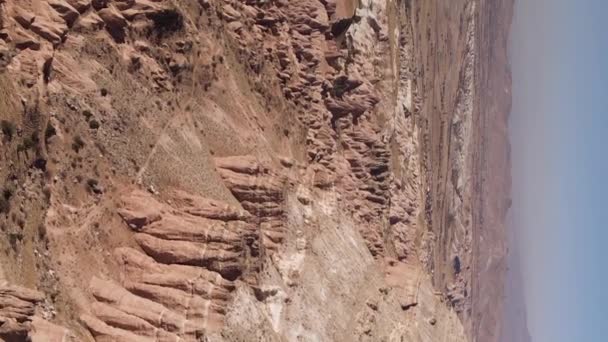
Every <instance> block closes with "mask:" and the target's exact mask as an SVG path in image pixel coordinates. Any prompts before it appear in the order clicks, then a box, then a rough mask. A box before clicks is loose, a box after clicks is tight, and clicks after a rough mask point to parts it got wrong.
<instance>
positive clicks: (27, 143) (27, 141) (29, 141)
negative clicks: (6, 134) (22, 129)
mask: <svg viewBox="0 0 608 342" xmlns="http://www.w3.org/2000/svg"><path fill="white" fill-rule="evenodd" d="M22 146H23V150H24V151H27V150H29V149H31V148H33V147H34V146H36V141H35V140H34V139H33V138H32V137H25V138H24V139H23V144H22Z"/></svg>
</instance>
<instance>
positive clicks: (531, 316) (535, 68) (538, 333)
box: [510, 0, 608, 342]
mask: <svg viewBox="0 0 608 342" xmlns="http://www.w3.org/2000/svg"><path fill="white" fill-rule="evenodd" d="M510 54H511V68H512V72H513V91H512V93H513V112H512V117H511V143H512V153H513V155H512V157H513V182H514V189H513V191H514V196H513V216H514V220H515V226H516V229H517V233H518V237H517V243H519V247H520V251H521V258H522V270H523V276H524V293H525V297H526V298H525V299H526V305H527V309H528V325H529V328H530V333H531V335H532V341H533V342H608V200H607V198H608V0H577V1H575V0H516V9H515V19H514V22H513V30H512V35H511V50H510ZM514 342H517V341H514Z"/></svg>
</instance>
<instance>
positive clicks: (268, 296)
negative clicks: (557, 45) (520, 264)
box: [0, 0, 512, 342]
mask: <svg viewBox="0 0 608 342" xmlns="http://www.w3.org/2000/svg"><path fill="white" fill-rule="evenodd" d="M511 7H512V3H511V2H510V1H506V0H505V1H499V2H491V3H489V4H488V3H486V2H485V1H483V0H479V1H471V0H469V1H466V0H454V1H449V2H447V1H420V0H410V1H408V0H360V1H356V0H300V1H290V0H274V1H268V0H48V1H47V0H23V1H11V0H0V92H1V96H0V119H1V120H2V122H1V123H2V135H1V138H2V140H1V145H0V154H1V158H2V159H1V160H2V163H1V168H0V186H1V187H2V194H1V195H2V196H1V198H0V229H1V231H2V238H0V250H1V253H2V254H1V255H0V340H2V339H4V340H6V341H22V340H23V341H25V340H26V339H28V338H29V339H31V340H33V341H97V342H101V341H384V340H386V341H483V342H486V341H497V340H498V336H499V334H500V326H501V323H502V321H501V314H502V309H501V308H502V304H501V301H502V293H503V289H502V284H503V277H504V270H505V254H506V245H505V241H506V235H505V233H504V219H505V213H506V210H507V208H508V205H509V189H510V185H509V159H508V141H507V139H506V137H507V135H506V129H507V125H506V122H507V114H508V107H509V101H510V93H509V92H510V88H509V87H510V84H509V82H508V80H509V71H508V63H507V59H506V39H507V34H508V27H509V25H510V20H511V18H510V15H511V14H510V11H511Z"/></svg>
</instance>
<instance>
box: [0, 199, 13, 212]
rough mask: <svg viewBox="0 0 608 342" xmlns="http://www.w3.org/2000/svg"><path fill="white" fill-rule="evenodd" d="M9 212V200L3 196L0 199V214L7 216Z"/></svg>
mask: <svg viewBox="0 0 608 342" xmlns="http://www.w3.org/2000/svg"><path fill="white" fill-rule="evenodd" d="M10 211H11V203H10V202H9V200H7V199H6V198H4V196H2V197H0V213H1V214H8V213H9V212H10Z"/></svg>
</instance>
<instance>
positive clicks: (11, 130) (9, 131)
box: [0, 120, 17, 141]
mask: <svg viewBox="0 0 608 342" xmlns="http://www.w3.org/2000/svg"><path fill="white" fill-rule="evenodd" d="M0 127H1V128H2V134H4V136H6V137H7V138H8V140H9V141H10V140H13V136H14V135H15V131H16V130H17V127H16V126H15V124H14V123H12V122H10V121H7V120H2V121H0Z"/></svg>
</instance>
